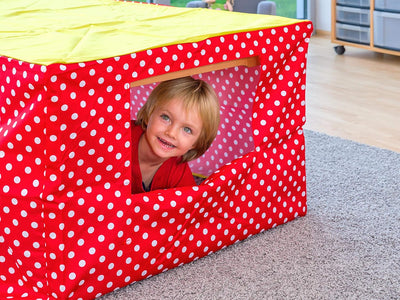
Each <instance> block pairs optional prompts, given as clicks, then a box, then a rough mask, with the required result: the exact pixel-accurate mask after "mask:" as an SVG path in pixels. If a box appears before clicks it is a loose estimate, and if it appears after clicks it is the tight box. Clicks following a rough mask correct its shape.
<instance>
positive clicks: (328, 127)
mask: <svg viewBox="0 0 400 300" xmlns="http://www.w3.org/2000/svg"><path fill="white" fill-rule="evenodd" d="M335 45H336V44H332V43H331V42H330V37H329V36H327V35H324V34H322V35H320V34H317V35H315V36H313V37H312V38H311V41H310V47H309V54H308V65H307V90H306V118H307V121H306V126H305V129H310V130H313V131H318V132H322V133H326V134H329V135H333V136H338V137H342V138H345V139H350V140H354V141H357V142H360V143H363V144H368V145H372V146H376V147H379V148H384V149H389V150H392V151H396V152H400V56H393V55H386V54H379V53H375V52H372V51H369V50H363V49H359V48H355V47H351V46H346V52H345V53H344V54H343V55H337V54H336V53H335V51H334V50H333V47H334V46H335Z"/></svg>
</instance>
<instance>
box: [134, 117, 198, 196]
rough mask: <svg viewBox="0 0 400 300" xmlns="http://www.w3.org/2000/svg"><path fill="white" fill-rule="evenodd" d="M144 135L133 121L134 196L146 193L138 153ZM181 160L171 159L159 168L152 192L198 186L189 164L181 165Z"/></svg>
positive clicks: (151, 188) (151, 187) (177, 158)
mask: <svg viewBox="0 0 400 300" xmlns="http://www.w3.org/2000/svg"><path fill="white" fill-rule="evenodd" d="M143 133H144V131H143V129H142V127H141V126H140V125H135V123H134V121H132V122H131V138H132V189H131V190H132V194H138V193H144V192H145V190H144V188H143V184H142V173H141V172H140V166H139V153H138V145H139V139H140V137H141V136H142V134H143ZM180 160H181V158H180V157H171V158H169V159H168V160H166V161H165V162H164V163H163V164H162V165H161V166H160V167H159V168H158V170H157V172H156V174H155V175H154V177H153V181H152V182H151V186H150V191H154V190H159V189H167V188H174V187H180V186H193V185H196V182H195V180H194V178H193V175H192V171H191V170H190V168H189V165H188V164H187V163H180Z"/></svg>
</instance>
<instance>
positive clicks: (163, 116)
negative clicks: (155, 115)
mask: <svg viewBox="0 0 400 300" xmlns="http://www.w3.org/2000/svg"><path fill="white" fill-rule="evenodd" d="M161 119H163V120H164V121H169V117H168V116H167V115H165V114H162V115H161Z"/></svg>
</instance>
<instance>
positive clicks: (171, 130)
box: [165, 125, 178, 139]
mask: <svg viewBox="0 0 400 300" xmlns="http://www.w3.org/2000/svg"><path fill="white" fill-rule="evenodd" d="M177 130H178V128H177V126H174V125H170V126H168V128H167V130H166V132H165V133H166V134H167V136H169V137H170V138H173V139H175V138H176V134H177Z"/></svg>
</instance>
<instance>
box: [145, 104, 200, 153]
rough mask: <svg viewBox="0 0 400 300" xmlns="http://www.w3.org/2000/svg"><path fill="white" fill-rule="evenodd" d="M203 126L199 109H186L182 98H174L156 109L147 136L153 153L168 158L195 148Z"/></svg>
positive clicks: (150, 120) (148, 126) (149, 123)
mask: <svg viewBox="0 0 400 300" xmlns="http://www.w3.org/2000/svg"><path fill="white" fill-rule="evenodd" d="M202 127H203V122H202V120H201V118H200V115H199V113H198V111H197V110H190V111H185V109H184V106H183V103H182V101H181V100H179V99H172V100H170V101H168V102H167V103H166V104H164V105H162V106H160V107H156V108H155V109H154V111H153V113H152V114H151V116H150V118H149V122H148V124H147V129H146V133H145V137H146V141H147V143H148V145H149V147H150V149H151V150H152V152H153V154H154V155H156V156H157V157H158V158H161V159H165V160H166V159H168V158H170V157H178V156H182V155H183V154H185V153H186V152H188V151H189V150H191V149H193V148H194V146H195V144H196V141H197V139H198V138H199V136H200V133H201V129H202Z"/></svg>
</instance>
